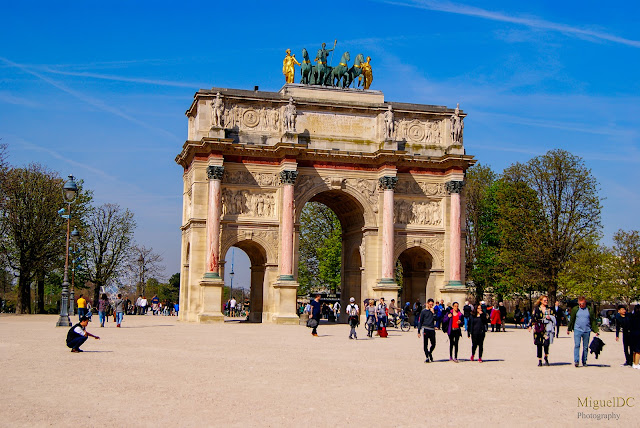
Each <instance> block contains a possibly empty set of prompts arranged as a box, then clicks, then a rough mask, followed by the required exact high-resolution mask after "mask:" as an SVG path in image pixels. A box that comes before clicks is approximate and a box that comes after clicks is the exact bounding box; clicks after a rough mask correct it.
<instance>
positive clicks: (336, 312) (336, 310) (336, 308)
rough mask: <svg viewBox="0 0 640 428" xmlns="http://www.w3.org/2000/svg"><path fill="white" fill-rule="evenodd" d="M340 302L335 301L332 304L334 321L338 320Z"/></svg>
mask: <svg viewBox="0 0 640 428" xmlns="http://www.w3.org/2000/svg"><path fill="white" fill-rule="evenodd" d="M340 309H341V307H340V302H336V303H334V304H333V316H334V317H335V319H336V322H340Z"/></svg>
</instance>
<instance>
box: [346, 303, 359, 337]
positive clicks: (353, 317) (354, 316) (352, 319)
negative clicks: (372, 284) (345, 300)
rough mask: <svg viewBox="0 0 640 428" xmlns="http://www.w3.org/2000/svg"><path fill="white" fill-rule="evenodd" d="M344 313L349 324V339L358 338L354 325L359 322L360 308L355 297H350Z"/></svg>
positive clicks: (356, 325)
mask: <svg viewBox="0 0 640 428" xmlns="http://www.w3.org/2000/svg"><path fill="white" fill-rule="evenodd" d="M346 313H347V316H348V317H349V318H348V321H349V326H350V327H351V331H349V339H356V340H358V334H357V333H356V327H358V324H360V308H359V307H358V305H356V299H355V298H353V297H352V298H350V299H349V304H348V305H347V309H346Z"/></svg>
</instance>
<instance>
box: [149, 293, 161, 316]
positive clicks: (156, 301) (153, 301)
mask: <svg viewBox="0 0 640 428" xmlns="http://www.w3.org/2000/svg"><path fill="white" fill-rule="evenodd" d="M159 307H160V298H159V297H158V295H157V294H154V295H153V297H152V298H151V310H152V315H158V308H159Z"/></svg>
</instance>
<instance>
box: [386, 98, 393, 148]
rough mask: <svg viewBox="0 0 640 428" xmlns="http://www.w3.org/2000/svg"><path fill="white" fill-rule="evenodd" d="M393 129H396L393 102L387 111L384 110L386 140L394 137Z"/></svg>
mask: <svg viewBox="0 0 640 428" xmlns="http://www.w3.org/2000/svg"><path fill="white" fill-rule="evenodd" d="M393 130H394V123H393V109H392V107H391V104H389V107H388V109H387V111H385V112H384V139H385V140H391V139H392V138H393Z"/></svg>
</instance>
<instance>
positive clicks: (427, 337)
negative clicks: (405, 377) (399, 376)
mask: <svg viewBox="0 0 640 428" xmlns="http://www.w3.org/2000/svg"><path fill="white" fill-rule="evenodd" d="M422 335H423V336H424V355H425V357H427V358H429V356H431V355H432V354H433V350H434V349H436V331H435V330H427V329H424V330H422ZM429 341H431V347H429Z"/></svg>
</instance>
